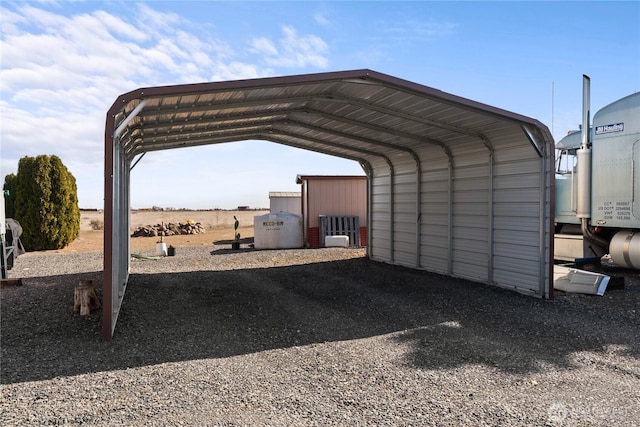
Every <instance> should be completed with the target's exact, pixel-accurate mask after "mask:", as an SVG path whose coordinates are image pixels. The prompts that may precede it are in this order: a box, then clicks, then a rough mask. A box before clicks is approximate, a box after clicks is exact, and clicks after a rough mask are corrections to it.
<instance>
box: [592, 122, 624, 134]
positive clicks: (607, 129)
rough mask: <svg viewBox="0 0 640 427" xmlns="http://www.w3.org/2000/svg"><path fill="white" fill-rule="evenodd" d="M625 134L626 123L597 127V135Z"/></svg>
mask: <svg viewBox="0 0 640 427" xmlns="http://www.w3.org/2000/svg"><path fill="white" fill-rule="evenodd" d="M615 132H624V123H615V124H610V125H602V126H596V135H602V134H603V133H615Z"/></svg>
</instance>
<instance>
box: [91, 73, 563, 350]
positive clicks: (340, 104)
mask: <svg viewBox="0 0 640 427" xmlns="http://www.w3.org/2000/svg"><path fill="white" fill-rule="evenodd" d="M249 139H259V140H267V141H271V142H275V143H279V144H284V145H288V146H291V147H296V148H301V149H306V150H312V151H316V152H320V153H324V154H329V155H333V156H337V157H342V158H346V159H352V160H355V161H358V162H359V163H360V165H361V166H362V168H363V170H364V171H365V173H366V174H367V176H368V204H369V207H368V215H369V218H368V220H367V223H368V225H369V231H368V233H367V235H368V240H369V241H368V242H367V252H368V256H369V257H370V258H371V259H373V260H377V261H383V262H388V263H392V264H398V265H403V266H409V267H414V268H418V269H424V270H429V271H433V272H436V273H441V274H445V275H449V276H453V277H459V278H465V279H469V280H472V281H477V282H482V283H488V284H491V285H496V286H500V287H505V288H510V289H514V290H516V291H519V292H523V293H527V294H531V295H536V296H540V297H544V298H546V297H549V296H551V293H552V286H553V247H552V242H553V235H552V234H553V203H552V201H553V198H552V196H553V164H554V146H553V138H552V136H551V134H550V132H549V130H548V129H547V127H546V126H545V125H543V124H542V123H540V122H539V121H537V120H535V119H532V118H529V117H525V116H522V115H519V114H515V113H512V112H509V111H505V110H501V109H498V108H495V107H491V106H488V105H485V104H481V103H478V102H475V101H471V100H468V99H464V98H461V97H458V96H455V95H451V94H448V93H445V92H442V91H439V90H437V89H433V88H430V87H427V86H423V85H419V84H416V83H412V82H409V81H406V80H402V79H398V78H396V77H392V76H389V75H385V74H381V73H378V72H375V71H371V70H353V71H341V72H330V73H320V74H308V75H297V76H286V77H273V78H263V79H254V80H238V81H226V82H214V83H201V84H186V85H176V86H161V87H149V88H142V89H137V90H134V91H131V92H128V93H126V94H123V95H121V96H119V97H118V99H117V100H116V101H115V102H114V104H113V105H112V106H111V108H110V109H109V111H108V112H107V118H106V127H105V181H104V183H105V209H104V215H105V217H104V218H105V239H104V283H103V286H104V287H103V297H104V308H103V317H102V322H103V323H102V338H103V339H104V340H110V339H111V338H112V336H113V331H114V328H115V325H116V321H117V318H118V312H119V310H120V305H121V303H122V299H123V297H124V293H125V289H126V286H127V281H128V276H129V259H130V246H129V243H130V242H129V234H130V215H129V208H130V192H129V183H130V170H131V168H132V166H134V165H135V163H136V162H137V161H138V160H139V159H140V157H141V156H143V155H144V154H145V153H146V152H148V151H156V150H165V149H170V148H180V147H192V146H197V145H206V144H216V143H223V142H231V141H241V140H249Z"/></svg>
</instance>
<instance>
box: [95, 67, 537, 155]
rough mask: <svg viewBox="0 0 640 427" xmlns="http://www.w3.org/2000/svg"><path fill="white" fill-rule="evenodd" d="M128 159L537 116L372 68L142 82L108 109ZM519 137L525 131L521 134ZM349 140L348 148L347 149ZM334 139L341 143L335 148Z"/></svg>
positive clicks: (384, 135)
mask: <svg viewBox="0 0 640 427" xmlns="http://www.w3.org/2000/svg"><path fill="white" fill-rule="evenodd" d="M141 102H144V103H145V105H144V107H143V108H142V109H141V110H140V111H137V114H134V115H132V116H133V117H132V118H131V120H130V121H129V122H128V123H127V124H126V126H123V132H122V133H121V134H120V135H119V136H120V143H121V145H122V146H123V147H124V149H125V151H126V152H127V153H128V155H129V157H133V156H135V155H136V154H140V153H142V152H145V151H154V150H162V149H168V148H176V147H188V146H196V145H204V144H212V143H219V142H230V141H238V140H245V139H265V140H270V141H274V142H281V143H284V142H286V141H289V142H293V141H295V145H296V146H300V148H307V146H308V148H309V149H311V150H319V151H326V152H327V153H328V154H334V155H340V156H345V155H346V156H347V157H350V158H353V156H352V155H351V154H345V153H346V152H349V153H351V152H354V153H355V152H360V153H364V152H367V151H371V150H373V151H380V152H381V153H385V152H387V153H388V152H389V150H392V149H393V148H392V147H389V146H386V148H381V146H380V145H376V143H377V142H379V141H381V140H382V141H387V143H391V144H395V145H397V146H404V147H409V146H415V145H416V144H421V143H436V144H438V145H442V146H446V145H448V144H451V143H455V142H454V141H459V140H460V138H461V137H462V138H463V139H466V138H465V137H470V138H473V139H476V138H477V137H479V136H480V135H484V134H485V133H487V132H490V130H491V129H492V128H494V127H495V126H496V124H497V123H498V122H501V121H504V120H506V121H508V122H514V123H517V124H529V125H531V126H533V127H540V126H543V125H541V124H540V123H539V122H538V121H537V120H535V119H531V118H529V117H525V116H522V115H518V114H515V113H512V112H509V111H505V110H502V109H499V108H495V107H492V106H488V105H485V104H482V103H478V102H475V101H471V100H468V99H465V98H461V97H459V96H455V95H452V94H448V93H446V92H442V91H440V90H437V89H433V88H430V87H427V86H423V85H419V84H417V83H413V82H409V81H406V80H402V79H398V78H396V77H392V76H389V75H386V74H381V73H378V72H375V71H371V70H366V69H365V70H353V71H340V72H329V73H320V74H306V75H298V76H286V77H270V78H262V79H252V80H236V81H225V82H212V83H200V84H186V85H175V86H159V87H150V88H141V89H137V90H134V91H131V92H129V93H126V94H124V95H122V96H120V97H119V99H118V100H117V101H116V102H115V103H114V104H113V106H112V107H111V109H110V110H109V112H108V116H107V131H109V129H111V134H112V135H113V134H114V133H115V129H116V127H117V126H118V125H119V124H120V123H122V122H123V121H124V120H125V118H127V117H128V116H129V115H130V114H131V113H132V112H133V111H134V109H136V107H138V105H139V104H140V103H141ZM520 135H523V134H522V133H520ZM346 141H348V144H349V146H350V148H349V149H345V147H344V146H343V145H344V144H345V142H346ZM336 144H337V145H336Z"/></svg>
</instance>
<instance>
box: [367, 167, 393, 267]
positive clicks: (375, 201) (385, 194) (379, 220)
mask: <svg viewBox="0 0 640 427" xmlns="http://www.w3.org/2000/svg"><path fill="white" fill-rule="evenodd" d="M375 171H376V172H377V173H375V174H374V176H373V177H372V178H371V182H370V186H371V212H370V219H371V223H370V224H369V234H370V237H369V239H370V242H371V245H370V247H369V254H370V256H371V258H373V259H376V260H380V261H386V262H391V261H392V254H391V224H390V222H389V218H390V215H391V209H390V206H391V205H390V195H391V190H390V185H389V184H390V182H391V180H390V174H389V170H388V169H387V170H386V171H385V170H384V169H382V168H378V169H375ZM385 172H386V173H385Z"/></svg>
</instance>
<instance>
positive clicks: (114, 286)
mask: <svg viewBox="0 0 640 427" xmlns="http://www.w3.org/2000/svg"><path fill="white" fill-rule="evenodd" d="M147 102H149V99H148V98H145V99H143V100H142V101H140V103H139V104H138V105H137V106H136V107H135V108H134V109H133V111H131V113H130V114H129V115H128V116H126V117H125V118H124V119H123V120H122V121H121V122H120V123H119V124H118V126H117V128H116V123H115V121H116V117H117V116H118V115H119V114H122V113H123V110H124V108H125V107H126V105H127V100H126V99H122V105H121V106H118V107H112V108H111V109H110V110H109V111H108V112H107V120H106V126H105V153H104V154H105V156H104V158H105V160H104V165H105V166H104V197H105V200H104V247H103V248H104V268H103V285H102V286H103V290H102V294H103V296H102V298H103V305H102V339H103V341H111V339H112V338H113V331H114V329H115V325H116V320H117V318H118V312H119V310H120V304H121V303H122V298H123V296H124V287H125V285H126V280H127V279H128V273H129V272H128V268H127V271H126V272H124V271H122V270H123V268H124V266H123V264H124V261H125V260H126V263H127V267H128V262H129V255H130V254H129V241H128V240H127V246H126V252H127V253H126V254H123V253H121V252H122V249H125V248H123V247H122V246H123V245H122V244H121V243H122V241H121V235H122V232H123V225H124V226H125V227H126V230H124V232H125V234H126V236H127V239H129V233H128V228H129V217H128V215H129V179H128V173H129V162H128V161H127V159H126V154H125V153H124V149H123V147H122V146H121V141H120V136H121V134H122V133H123V132H124V130H125V129H126V127H127V125H128V124H129V123H130V122H131V120H133V119H134V118H135V117H136V116H137V115H138V114H140V112H141V111H142V109H143V108H144V107H145V106H146V105H147ZM123 174H126V175H127V176H123ZM125 185H126V187H127V188H123V186H125ZM123 199H126V200H123ZM123 201H124V202H125V205H124V206H123V204H122V203H123ZM123 207H126V208H127V220H126V221H124V223H123V222H122V218H121V215H119V214H121V213H122V211H123ZM114 241H115V243H116V244H115V245H114ZM123 257H126V258H123ZM122 280H124V283H122V284H121V283H120V282H121V281H122ZM121 285H122V286H121Z"/></svg>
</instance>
